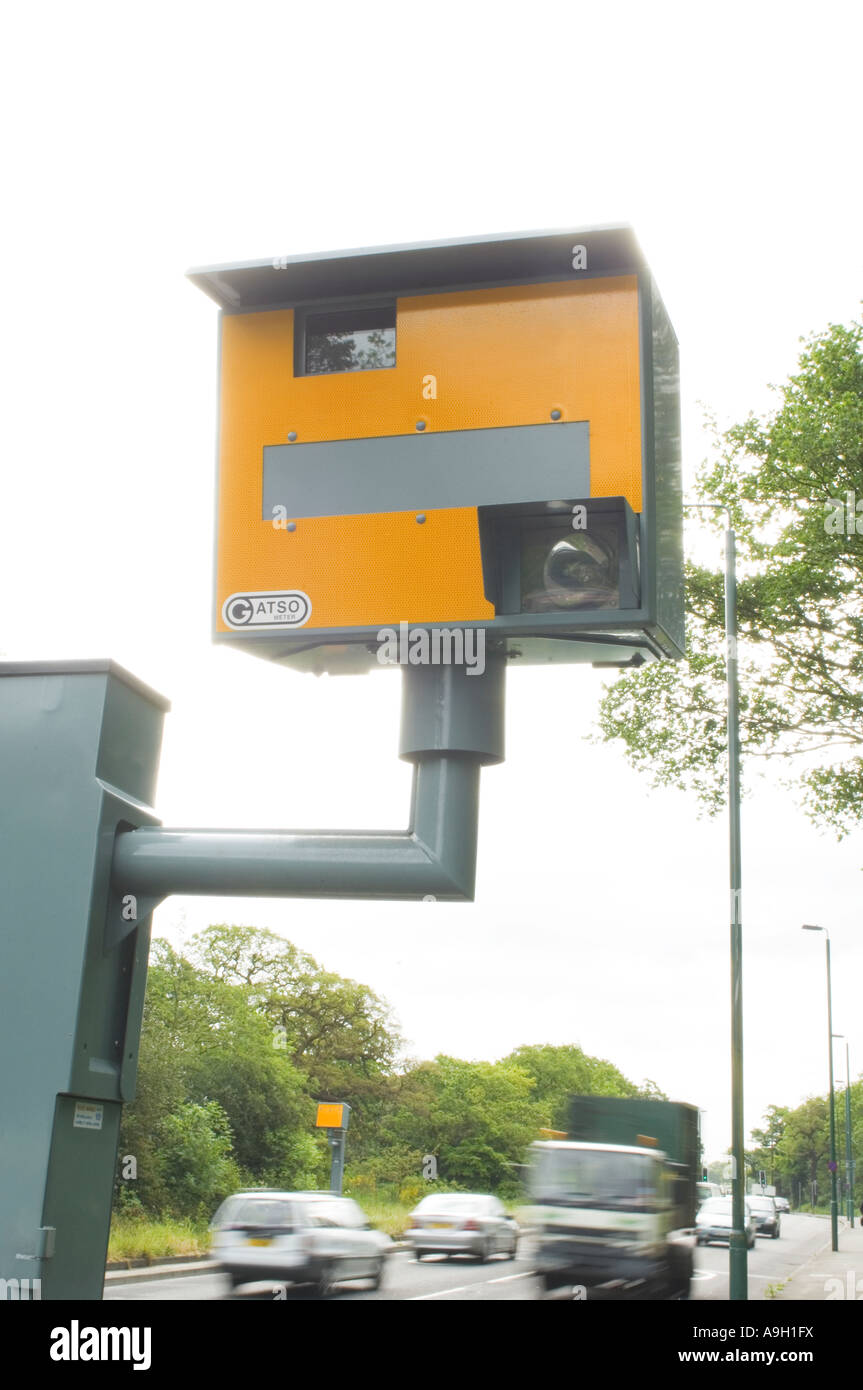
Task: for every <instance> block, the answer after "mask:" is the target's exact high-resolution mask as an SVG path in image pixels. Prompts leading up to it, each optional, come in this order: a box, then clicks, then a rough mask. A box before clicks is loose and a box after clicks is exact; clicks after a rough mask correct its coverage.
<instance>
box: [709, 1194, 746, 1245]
mask: <svg viewBox="0 0 863 1390" xmlns="http://www.w3.org/2000/svg"><path fill="white" fill-rule="evenodd" d="M743 1210H744V1228H745V1231H746V1248H747V1249H748V1250H751V1249H752V1248H753V1246H754V1245H755V1219H754V1217H753V1215H752V1208H751V1207H750V1205H749V1200H748V1199H747V1200H746V1202H745V1203H744V1207H743ZM731 1224H732V1221H731V1198H730V1197H708V1199H707V1201H706V1202H704V1203H702V1205H701V1206H700V1207H699V1209H698V1212H697V1214H696V1217H695V1243H696V1245H709V1244H710V1242H711V1241H712V1240H724V1241H730V1237H731Z"/></svg>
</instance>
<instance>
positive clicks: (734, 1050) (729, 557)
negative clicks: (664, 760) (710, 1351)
mask: <svg viewBox="0 0 863 1390" xmlns="http://www.w3.org/2000/svg"><path fill="white" fill-rule="evenodd" d="M684 505H685V506H686V507H689V508H691V509H692V510H693V511H707V510H713V509H716V510H718V511H724V512H725V514H726V531H725V680H726V689H727V723H726V728H727V737H728V880H729V903H730V909H731V910H730V913H729V916H730V918H731V943H730V944H731V1230H730V1231H729V1233H728V1236H729V1238H728V1296H729V1299H730V1300H731V1302H742V1303H745V1302H746V1301H747V1299H748V1297H749V1277H748V1264H747V1256H748V1247H747V1244H746V1229H745V1226H746V1165H745V1160H744V1148H743V1141H744V1124H743V910H742V902H741V897H742V888H741V883H742V873H741V852H740V695H739V685H738V677H737V541H736V537H735V534H734V529H733V527H732V524H731V513H730V511H729V510H728V508H727V507H725V506H724V505H723V504H722V503H721V502H688V503H685V504H684Z"/></svg>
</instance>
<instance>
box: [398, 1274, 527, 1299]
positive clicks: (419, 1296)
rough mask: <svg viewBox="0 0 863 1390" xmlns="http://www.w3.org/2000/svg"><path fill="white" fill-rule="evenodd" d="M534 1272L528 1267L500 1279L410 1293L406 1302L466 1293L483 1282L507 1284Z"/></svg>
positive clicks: (479, 1280) (481, 1280) (480, 1280)
mask: <svg viewBox="0 0 863 1390" xmlns="http://www.w3.org/2000/svg"><path fill="white" fill-rule="evenodd" d="M535 1273H536V1270H535V1269H528V1270H525V1272H524V1273H523V1274H504V1275H503V1277H502V1278H500V1279H477V1281H476V1283H475V1284H462V1285H460V1286H459V1287H458V1288H453V1289H438V1290H437V1292H436V1293H415V1294H411V1297H410V1298H409V1299H408V1302H409V1303H422V1302H423V1301H424V1300H425V1299H428V1298H446V1297H448V1295H449V1294H451V1293H467V1292H468V1291H469V1290H470V1289H476V1288H480V1287H481V1286H482V1285H483V1284H508V1283H509V1281H510V1279H530V1278H531V1277H532V1276H533V1275H534V1274H535Z"/></svg>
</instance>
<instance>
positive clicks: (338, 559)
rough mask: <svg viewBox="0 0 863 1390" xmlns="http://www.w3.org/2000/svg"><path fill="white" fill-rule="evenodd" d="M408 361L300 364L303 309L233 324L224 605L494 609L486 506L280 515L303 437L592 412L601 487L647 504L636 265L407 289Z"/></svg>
mask: <svg viewBox="0 0 863 1390" xmlns="http://www.w3.org/2000/svg"><path fill="white" fill-rule="evenodd" d="M396 362H397V365H396V366H395V367H393V368H387V369H382V370H377V371H362V372H344V373H339V374H336V375H321V376H295V375H294V314H293V311H291V310H275V311H270V312H265V313H251V314H239V315H228V316H225V317H224V318H223V323H222V381H221V433H220V485H219V534H218V550H217V600H218V608H219V611H221V605H222V602H223V600H224V599H225V598H226V597H227V596H228V595H230V594H232V593H237V592H243V591H251V592H265V591H267V592H269V591H274V590H280V589H300V590H302V591H303V592H305V593H306V594H308V595H309V597H310V599H311V601H312V610H313V611H312V618H311V621H310V623H309V626H310V627H312V628H344V627H355V626H376V627H377V626H381V625H383V624H387V623H394V622H401V621H407V622H430V623H438V622H458V621H463V622H471V621H478V620H481V619H487V618H491V617H493V616H494V615H493V611H492V608H491V605H490V604H489V603H488V602H487V601H486V599H485V597H484V594H483V584H482V571H481V564H480V548H479V535H478V528H477V516H476V509H475V508H471V507H468V508H454V509H449V510H440V511H432V512H429V513H428V515H427V521H426V523H425V524H424V525H422V526H418V525H417V523H416V516H415V513H414V512H413V511H411V512H396V513H393V512H388V513H372V514H369V515H364V516H347V517H338V516H337V517H322V518H312V519H303V520H302V521H299V522H298V523H297V528H296V530H295V531H286V530H279V529H275V528H274V527H273V525H272V522H271V521H270V520H264V519H263V518H262V515H261V509H262V481H263V449H264V446H265V445H274V444H285V443H286V442H287V439H288V434H289V433H290V432H295V433H296V436H297V442H298V443H310V442H317V441H323V440H328V441H329V440H340V439H358V438H375V437H379V436H382V435H414V434H415V432H416V424H417V421H418V420H423V421H425V422H426V431H452V430H472V429H490V428H496V427H502V426H513V425H535V424H545V423H548V422H549V420H550V417H551V411H552V410H558V411H560V412H561V418H562V419H563V420H565V421H576V420H583V421H588V422H589V426H590V469H591V490H592V493H593V495H594V496H599V497H612V496H624V497H626V498H627V499H628V501H629V502H630V504H631V506H632V507H633V509H634V510H635V511H640V510H641V486H642V456H641V416H640V410H641V405H640V377H639V331H638V288H637V281H636V277H635V276H634V275H627V276H616V277H613V278H607V279H596V280H580V281H577V282H568V281H567V282H565V283H562V284H557V283H556V284H542V285H520V286H514V287H509V288H500V289H491V290H472V291H468V292H459V293H457V294H433V295H421V296H416V297H410V298H403V299H400V300H399V301H398V306H397V324H396ZM429 378H433V379H434V381H433V383H430V382H429ZM432 390H433V391H434V392H435V395H434V397H431V396H430V392H431V391H432ZM549 427H550V428H553V426H549ZM527 466H528V467H529V461H528V463H527ZM374 505H378V501H377V499H375V503H374ZM418 505H421V501H420V499H418ZM334 506H335V507H336V508H337V501H336V502H335V503H334ZM219 629H220V630H221V631H228V630H229V629H227V628H226V627H225V625H224V624H223V623H222V622H221V620H220V621H219Z"/></svg>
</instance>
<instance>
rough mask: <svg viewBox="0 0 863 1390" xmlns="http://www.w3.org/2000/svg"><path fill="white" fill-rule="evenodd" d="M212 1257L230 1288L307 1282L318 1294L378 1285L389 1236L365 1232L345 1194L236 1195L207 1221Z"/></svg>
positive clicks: (363, 1222)
mask: <svg viewBox="0 0 863 1390" xmlns="http://www.w3.org/2000/svg"><path fill="white" fill-rule="evenodd" d="M210 1230H211V1232H212V1245H211V1249H212V1255H213V1259H214V1260H215V1261H216V1262H217V1264H218V1265H219V1266H220V1268H221V1269H222V1270H223V1271H224V1272H225V1274H227V1275H228V1277H229V1279H230V1281H231V1284H232V1285H233V1286H234V1287H236V1286H237V1285H238V1284H251V1283H258V1282H261V1281H266V1282H268V1283H269V1282H270V1281H272V1282H275V1283H293V1284H313V1285H314V1286H315V1288H316V1289H317V1291H318V1293H320V1294H326V1293H330V1292H331V1291H332V1288H333V1285H334V1284H337V1283H342V1282H343V1281H349V1280H353V1279H368V1280H370V1281H371V1284H372V1286H373V1288H378V1287H379V1285H380V1282H381V1279H382V1277H383V1272H384V1265H385V1262H386V1258H387V1255H388V1254H389V1253H390V1251H391V1250H392V1248H393V1243H392V1241H391V1240H390V1238H389V1236H387V1235H384V1234H383V1232H381V1231H374V1230H372V1228H371V1226H370V1225H369V1222H368V1219H367V1217H366V1214H365V1212H364V1211H363V1210H362V1209H361V1208H360V1207H358V1206H357V1204H356V1202H354V1201H353V1200H352V1199H351V1198H350V1197H337V1196H335V1195H334V1193H332V1192H270V1191H251V1192H238V1193H236V1194H235V1195H234V1196H233V1197H228V1198H227V1199H226V1200H225V1201H224V1202H223V1203H222V1205H221V1206H220V1207H219V1210H218V1211H217V1212H216V1214H215V1216H214V1217H213V1220H212V1222H211V1223H210Z"/></svg>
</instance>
